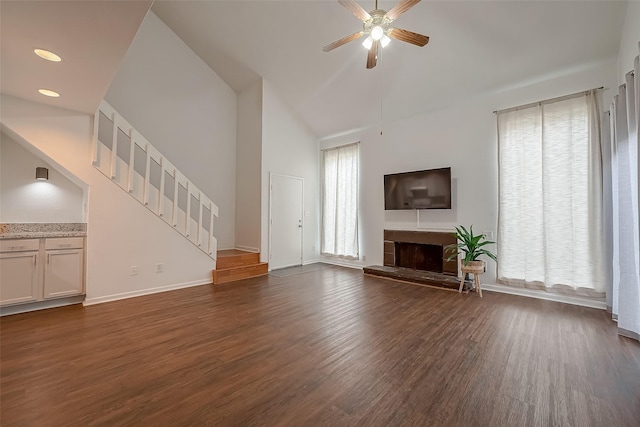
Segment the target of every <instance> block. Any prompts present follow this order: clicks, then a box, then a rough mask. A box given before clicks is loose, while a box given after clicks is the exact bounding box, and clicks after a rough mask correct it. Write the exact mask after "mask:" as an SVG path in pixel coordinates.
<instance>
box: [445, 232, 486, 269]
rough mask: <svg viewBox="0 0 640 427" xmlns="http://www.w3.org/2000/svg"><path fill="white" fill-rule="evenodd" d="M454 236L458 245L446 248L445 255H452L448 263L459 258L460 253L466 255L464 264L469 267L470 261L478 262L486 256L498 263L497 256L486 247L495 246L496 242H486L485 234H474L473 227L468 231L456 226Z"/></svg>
mask: <svg viewBox="0 0 640 427" xmlns="http://www.w3.org/2000/svg"><path fill="white" fill-rule="evenodd" d="M455 229H456V232H455V233H454V235H455V236H456V239H457V240H458V243H456V244H451V245H447V246H445V254H446V253H447V252H448V253H450V255H449V257H448V258H447V261H451V260H453V259H455V258H456V257H457V256H458V252H462V253H463V254H464V257H463V262H464V265H467V264H468V263H469V261H476V260H478V258H479V257H480V256H481V255H486V256H488V257H489V258H491V259H492V260H494V261H496V262H497V261H498V259H497V257H496V255H495V254H494V253H493V252H491V251H490V250H488V249H485V248H484V246H486V245H493V244H495V242H493V241H491V240H486V236H485V235H484V234H477V235H474V234H473V225H471V226H470V227H469V229H468V230H467V229H466V228H465V226H464V225H460V226H456V227H455Z"/></svg>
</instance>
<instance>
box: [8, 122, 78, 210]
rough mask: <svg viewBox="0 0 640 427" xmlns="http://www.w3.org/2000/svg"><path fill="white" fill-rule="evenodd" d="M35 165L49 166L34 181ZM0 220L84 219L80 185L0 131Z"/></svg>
mask: <svg viewBox="0 0 640 427" xmlns="http://www.w3.org/2000/svg"><path fill="white" fill-rule="evenodd" d="M36 167H45V168H48V169H49V180H48V181H36V179H35V175H36ZM0 222H85V218H84V193H83V190H82V188H80V187H78V186H77V185H76V184H75V183H73V182H72V181H70V180H69V179H67V178H66V177H65V176H64V175H62V174H61V173H60V172H58V171H56V170H55V169H54V166H53V165H51V164H49V163H47V162H45V161H44V160H42V159H40V158H38V157H37V156H35V155H34V154H33V153H31V152H29V151H28V150H26V149H25V148H23V147H22V146H21V145H20V144H19V143H18V142H16V141H14V140H13V139H11V138H10V137H9V136H7V135H5V134H4V133H2V134H0Z"/></svg>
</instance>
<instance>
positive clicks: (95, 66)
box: [0, 0, 152, 114]
mask: <svg viewBox="0 0 640 427" xmlns="http://www.w3.org/2000/svg"><path fill="white" fill-rule="evenodd" d="M151 4H152V1H151V0H149V1H136V2H120V1H115V2H114V1H91V2H81V1H7V0H1V1H0V38H1V43H0V49H1V50H0V59H1V61H0V63H1V66H0V90H1V92H2V93H3V94H7V95H12V96H16V97H19V98H24V99H28V100H31V101H36V102H40V103H44V104H49V105H55V106H58V107H62V108H67V109H70V110H75V111H81V112H84V113H89V114H93V113H95V111H96V109H97V108H98V104H99V103H100V101H101V100H102V98H103V97H104V95H105V93H106V92H107V89H108V88H109V85H110V84H111V81H112V80H113V78H114V77H115V75H116V73H117V71H118V67H119V66H120V63H121V61H122V58H123V57H124V54H125V53H126V51H127V49H128V48H129V45H130V44H131V41H132V40H133V38H134V36H135V34H136V31H137V30H138V28H139V26H140V24H141V23H142V20H143V19H144V17H145V15H146V13H147V11H148V10H149V8H150V7H151ZM35 48H42V49H47V50H50V51H53V52H55V53H57V54H58V55H60V56H61V57H62V59H63V60H62V62H59V63H53V62H49V61H46V60H44V59H42V58H39V57H38V56H36V55H35V54H34V53H33V49H35ZM43 88H44V89H52V90H55V91H56V92H59V93H60V97H59V98H48V97H46V96H43V95H40V94H39V93H38V89H43Z"/></svg>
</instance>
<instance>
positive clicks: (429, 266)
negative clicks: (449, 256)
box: [394, 242, 443, 273]
mask: <svg viewBox="0 0 640 427" xmlns="http://www.w3.org/2000/svg"><path fill="white" fill-rule="evenodd" d="M394 243H395V245H394V246H395V258H396V261H395V266H396V267H406V268H413V269H414V270H424V271H433V272H435V273H442V259H443V258H442V252H443V248H442V245H431V244H427V243H405V242H394Z"/></svg>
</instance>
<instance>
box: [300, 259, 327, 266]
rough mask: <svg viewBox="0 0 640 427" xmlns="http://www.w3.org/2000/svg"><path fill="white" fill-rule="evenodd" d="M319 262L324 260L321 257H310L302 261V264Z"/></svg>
mask: <svg viewBox="0 0 640 427" xmlns="http://www.w3.org/2000/svg"><path fill="white" fill-rule="evenodd" d="M319 262H323V261H322V260H321V259H308V260H306V261H302V265H309V264H317V263H319Z"/></svg>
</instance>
